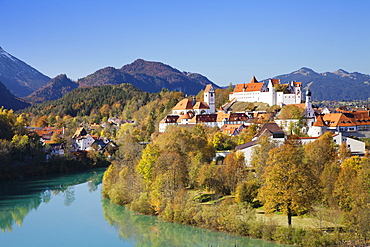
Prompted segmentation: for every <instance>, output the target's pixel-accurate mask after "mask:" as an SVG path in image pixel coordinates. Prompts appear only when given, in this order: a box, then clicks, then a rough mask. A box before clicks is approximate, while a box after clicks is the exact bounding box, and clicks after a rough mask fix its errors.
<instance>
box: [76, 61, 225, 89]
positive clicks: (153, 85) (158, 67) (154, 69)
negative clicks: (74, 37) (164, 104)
mask: <svg viewBox="0 0 370 247" xmlns="http://www.w3.org/2000/svg"><path fill="white" fill-rule="evenodd" d="M77 83H78V84H80V86H82V87H86V86H101V85H117V84H121V83H130V84H132V85H134V86H136V87H138V88H140V89H142V90H143V91H146V92H149V93H155V92H159V91H161V90H162V88H167V89H169V90H181V91H182V92H184V93H186V94H197V93H198V92H199V91H200V90H202V89H204V88H205V86H206V85H207V84H212V85H213V86H214V87H215V88H219V87H218V86H217V85H216V84H214V83H213V82H211V81H210V80H208V79H207V77H205V76H202V75H200V74H196V73H189V72H181V71H179V70H177V69H175V68H172V67H171V66H169V65H166V64H163V63H160V62H149V61H145V60H143V59H137V60H135V61H134V62H133V63H131V64H127V65H125V66H123V67H122V68H120V69H115V68H113V67H106V68H104V69H100V70H98V71H96V72H95V73H93V74H91V75H89V76H86V77H85V78H82V79H79V80H78V82H77Z"/></svg>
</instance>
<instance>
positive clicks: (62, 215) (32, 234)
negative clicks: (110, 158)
mask: <svg viewBox="0 0 370 247" xmlns="http://www.w3.org/2000/svg"><path fill="white" fill-rule="evenodd" d="M103 172H104V170H102V169H101V170H96V171H89V172H84V173H76V174H69V175H63V176H48V177H38V178H33V179H27V180H18V181H12V182H2V183H0V229H1V231H2V233H0V246H1V247H8V246H9V247H17V246H22V247H24V246H37V247H42V246H53V247H57V246H89V247H92V246H158V247H159V246H161V247H164V246H181V247H182V246H191V247H193V246H207V247H210V246H264V247H272V246H283V245H278V244H275V243H270V242H266V241H263V240H259V239H252V238H246V237H239V236H235V235H230V234H226V233H222V232H213V231H208V230H205V229H200V228H195V227H190V226H184V225H181V224H175V223H165V222H161V221H159V220H158V218H156V217H152V216H145V215H139V214H136V213H134V212H131V211H129V210H127V209H126V208H125V207H122V206H117V205H114V204H111V203H110V202H109V200H106V199H102V196H101V180H102V176H103Z"/></svg>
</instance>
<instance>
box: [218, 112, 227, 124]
mask: <svg viewBox="0 0 370 247" xmlns="http://www.w3.org/2000/svg"><path fill="white" fill-rule="evenodd" d="M216 114H217V119H216V122H222V121H223V120H224V119H226V120H228V119H229V117H230V113H224V112H217V113H216Z"/></svg>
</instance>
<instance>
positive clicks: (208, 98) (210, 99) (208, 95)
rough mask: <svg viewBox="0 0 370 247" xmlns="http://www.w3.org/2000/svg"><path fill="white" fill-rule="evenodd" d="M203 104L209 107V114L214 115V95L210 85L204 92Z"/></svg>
mask: <svg viewBox="0 0 370 247" xmlns="http://www.w3.org/2000/svg"><path fill="white" fill-rule="evenodd" d="M204 102H206V103H207V104H208V106H209V111H210V112H209V113H215V112H216V111H215V104H216V94H215V90H214V88H213V86H212V84H208V85H207V86H206V89H205V90H204Z"/></svg>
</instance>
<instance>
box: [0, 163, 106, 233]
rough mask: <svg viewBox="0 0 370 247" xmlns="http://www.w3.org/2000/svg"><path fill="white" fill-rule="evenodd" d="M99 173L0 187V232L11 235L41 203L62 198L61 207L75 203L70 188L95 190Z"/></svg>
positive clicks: (100, 177)
mask: <svg viewBox="0 0 370 247" xmlns="http://www.w3.org/2000/svg"><path fill="white" fill-rule="evenodd" d="M103 172H104V170H103V169H100V170H97V171H90V172H85V173H78V174H70V175H65V176H59V177H56V176H48V177H42V178H40V177H38V178H37V179H36V178H34V179H28V180H17V181H8V182H1V183H0V229H1V231H2V232H6V231H9V232H11V231H12V227H13V226H14V225H15V224H16V225H18V226H22V224H23V221H24V219H25V217H26V216H27V215H28V214H29V212H31V211H32V210H36V209H37V208H38V207H39V206H40V205H41V204H42V203H48V202H49V201H50V200H51V198H52V197H53V196H55V195H58V194H62V195H63V197H64V205H66V206H70V205H71V204H72V203H73V202H74V200H75V191H74V188H73V186H71V185H77V184H81V183H85V182H87V181H88V186H89V191H90V192H94V191H96V190H97V188H98V185H99V184H100V183H101V181H102V178H103Z"/></svg>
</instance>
